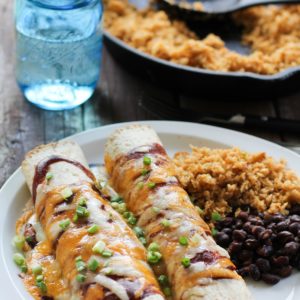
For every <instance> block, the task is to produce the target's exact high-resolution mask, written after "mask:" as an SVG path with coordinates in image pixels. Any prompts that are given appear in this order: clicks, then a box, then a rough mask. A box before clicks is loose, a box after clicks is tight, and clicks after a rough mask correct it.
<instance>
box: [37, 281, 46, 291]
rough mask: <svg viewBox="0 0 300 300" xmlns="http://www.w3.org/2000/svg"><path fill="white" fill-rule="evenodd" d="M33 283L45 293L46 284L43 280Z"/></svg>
mask: <svg viewBox="0 0 300 300" xmlns="http://www.w3.org/2000/svg"><path fill="white" fill-rule="evenodd" d="M35 284H36V286H37V287H38V288H39V289H40V291H41V292H42V294H46V293H47V286H46V284H45V282H44V281H36V282H35Z"/></svg>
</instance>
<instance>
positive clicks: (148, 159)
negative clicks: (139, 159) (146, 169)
mask: <svg viewBox="0 0 300 300" xmlns="http://www.w3.org/2000/svg"><path fill="white" fill-rule="evenodd" d="M143 162H144V165H146V166H149V165H151V158H150V157H148V156H144V159H143Z"/></svg>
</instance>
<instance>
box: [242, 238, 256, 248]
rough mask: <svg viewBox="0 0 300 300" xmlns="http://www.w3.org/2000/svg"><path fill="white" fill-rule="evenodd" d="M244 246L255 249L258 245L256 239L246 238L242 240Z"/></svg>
mask: <svg viewBox="0 0 300 300" xmlns="http://www.w3.org/2000/svg"><path fill="white" fill-rule="evenodd" d="M244 246H245V248H247V249H251V250H252V249H255V248H256V247H257V246H258V241H257V240H256V239H247V240H245V242H244Z"/></svg>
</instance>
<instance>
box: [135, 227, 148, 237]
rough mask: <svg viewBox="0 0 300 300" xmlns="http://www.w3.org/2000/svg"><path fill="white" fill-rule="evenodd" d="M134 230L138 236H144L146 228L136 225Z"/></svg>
mask: <svg viewBox="0 0 300 300" xmlns="http://www.w3.org/2000/svg"><path fill="white" fill-rule="evenodd" d="M133 231H134V233H135V234H136V236H137V237H142V236H144V234H145V233H144V230H143V229H142V228H141V227H138V226H135V227H133Z"/></svg>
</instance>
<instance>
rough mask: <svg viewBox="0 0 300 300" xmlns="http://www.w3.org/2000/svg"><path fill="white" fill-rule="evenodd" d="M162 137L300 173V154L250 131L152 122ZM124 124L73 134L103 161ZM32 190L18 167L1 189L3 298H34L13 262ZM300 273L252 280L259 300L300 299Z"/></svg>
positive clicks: (170, 147) (170, 145) (168, 143)
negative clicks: (260, 157) (259, 154)
mask: <svg viewBox="0 0 300 300" xmlns="http://www.w3.org/2000/svg"><path fill="white" fill-rule="evenodd" d="M140 123H143V124H145V123H146V124H150V125H152V126H153V127H154V129H155V130H156V131H157V133H158V134H159V136H160V137H161V139H162V141H163V143H164V145H165V147H166V149H167V151H168V153H169V154H170V155H173V154H174V152H176V151H179V150H188V145H189V144H193V145H197V146H208V147H211V148H216V147H219V148H227V147H231V146H238V147H240V148H241V149H243V150H245V151H250V152H256V151H265V152H267V153H268V154H269V155H271V156H273V157H274V158H276V159H280V158H284V159H285V160H286V161H287V164H288V167H289V168H291V169H293V170H294V171H295V172H296V173H297V174H298V175H300V156H299V155H297V154H296V153H294V152H292V151H289V150H287V149H285V148H283V147H281V146H278V145H276V144H273V143H270V142H268V141H265V140H263V139H259V138H256V137H253V136H250V135H247V134H242V133H239V132H235V131H231V130H227V129H222V128H217V127H213V126H207V125H199V124H193V123H184V122H167V121H148V122H140ZM125 124H126V123H123V124H115V125H110V126H104V127H100V128H96V129H92V130H89V131H86V132H82V133H80V134H77V135H74V136H72V137H71V139H72V140H74V141H76V142H77V143H79V145H80V146H81V147H82V149H83V151H84V153H85V155H86V157H87V158H88V160H89V162H101V161H102V157H103V148H104V143H105V141H106V139H107V137H108V136H109V135H110V133H111V132H112V131H113V130H114V129H116V128H117V127H120V126H123V125H125ZM28 197H29V192H28V190H27V187H26V185H25V180H24V178H23V175H22V173H21V170H20V169H18V170H17V171H16V172H15V173H14V174H13V175H12V176H11V177H10V178H9V180H7V182H6V183H5V184H4V186H3V187H2V189H1V190H0V203H1V207H0V291H1V295H0V299H5V300H18V299H26V300H27V299H28V300H30V299H32V298H31V297H30V296H29V294H28V293H27V292H26V290H25V288H24V286H23V283H22V281H21V279H20V278H19V277H18V275H17V274H18V269H17V267H16V266H15V265H14V263H13V261H12V255H13V252H14V249H13V247H12V245H11V240H12V237H13V236H14V231H15V221H16V219H17V218H18V217H19V216H20V215H21V212H22V209H23V207H24V204H25V202H26V201H27V199H28ZM299 283H300V272H298V273H296V274H294V275H292V276H291V277H289V278H287V279H284V280H281V281H280V283H278V284H277V285H275V286H267V285H265V284H262V283H259V284H257V283H254V282H248V285H249V288H250V290H251V292H252V294H253V296H254V298H255V299H257V300H266V299H272V300H296V299H298V300H299V299H300V284H299Z"/></svg>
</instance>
